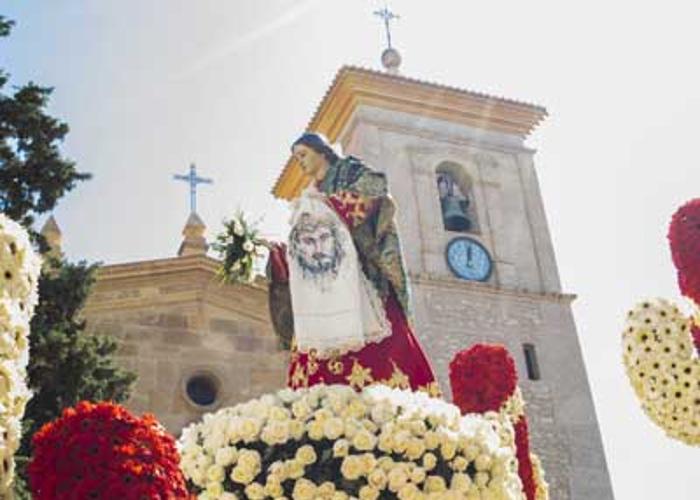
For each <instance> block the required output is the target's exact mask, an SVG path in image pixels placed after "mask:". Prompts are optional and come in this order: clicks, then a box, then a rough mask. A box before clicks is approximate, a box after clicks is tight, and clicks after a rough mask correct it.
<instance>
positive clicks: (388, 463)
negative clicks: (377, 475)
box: [377, 456, 394, 472]
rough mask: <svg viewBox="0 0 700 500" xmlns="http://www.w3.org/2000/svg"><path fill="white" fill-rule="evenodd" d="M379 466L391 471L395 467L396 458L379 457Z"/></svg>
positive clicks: (385, 470)
mask: <svg viewBox="0 0 700 500" xmlns="http://www.w3.org/2000/svg"><path fill="white" fill-rule="evenodd" d="M377 467H379V468H380V469H382V470H383V471H384V472H389V471H390V470H391V469H393V468H394V460H393V459H392V458H391V457H387V456H384V457H379V460H377Z"/></svg>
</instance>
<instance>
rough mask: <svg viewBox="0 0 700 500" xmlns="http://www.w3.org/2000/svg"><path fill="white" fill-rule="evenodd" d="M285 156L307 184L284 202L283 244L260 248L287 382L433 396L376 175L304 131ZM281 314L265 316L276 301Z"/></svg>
mask: <svg viewBox="0 0 700 500" xmlns="http://www.w3.org/2000/svg"><path fill="white" fill-rule="evenodd" d="M292 153H293V155H294V157H295V158H296V159H297V161H298V162H299V164H300V165H301V168H302V169H303V171H304V173H305V174H306V175H308V176H310V177H311V179H312V182H311V183H310V185H309V187H307V188H306V189H305V190H304V192H303V193H302V194H301V195H300V196H299V197H298V198H297V199H296V200H294V201H293V206H292V220H291V225H292V228H291V232H290V235H289V241H288V244H287V245H284V244H272V245H270V258H269V263H268V273H269V277H270V281H271V283H270V289H271V300H272V301H275V302H274V303H273V304H271V310H272V311H273V322H274V323H275V327H276V330H277V332H278V334H279V335H281V336H282V337H289V336H290V335H291V334H292V330H293V336H294V338H293V339H289V338H288V339H287V340H288V341H289V343H290V344H291V362H290V366H289V378H288V385H289V386H290V387H292V388H298V387H307V386H311V385H315V384H319V383H325V384H349V385H351V386H353V387H355V388H356V389H360V388H362V387H364V386H366V385H370V384H373V383H383V384H385V385H390V386H393V387H397V388H404V389H412V390H424V391H427V392H429V393H430V394H432V395H437V394H438V393H439V390H438V386H437V382H436V380H435V375H434V373H433V369H432V367H431V365H430V363H429V361H428V359H427V357H426V355H425V353H424V352H423V349H422V348H421V346H420V344H419V342H418V340H417V339H416V337H415V335H414V333H413V328H412V315H411V310H410V302H409V284H408V280H407V276H406V271H405V267H404V263H403V256H402V252H401V245H400V241H399V236H398V233H397V230H396V222H395V209H396V207H395V205H394V202H393V200H392V198H391V196H390V195H389V194H388V192H387V181H386V177H385V175H384V174H383V173H380V172H377V171H375V170H372V169H371V168H369V167H368V166H366V165H365V164H364V163H363V162H362V161H361V160H360V159H358V158H355V157H352V156H347V157H343V156H341V155H339V154H337V153H336V152H335V151H334V150H333V148H332V147H331V146H330V145H329V143H328V141H327V140H326V139H325V137H323V136H322V135H320V134H316V133H305V134H303V135H302V136H301V137H300V138H299V139H297V140H296V141H295V142H294V144H293V145H292ZM284 289H286V290H288V293H290V294H291V310H292V312H293V326H292V322H291V321H286V322H285V321H281V320H280V316H279V314H275V310H276V309H277V307H276V303H277V302H278V303H279V304H280V305H281V310H282V311H284V310H285V309H286V310H288V309H289V308H288V307H287V308H285V304H289V299H288V298H286V299H285V297H284V294H283V293H282V292H281V290H284Z"/></svg>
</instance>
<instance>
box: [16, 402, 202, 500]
mask: <svg viewBox="0 0 700 500" xmlns="http://www.w3.org/2000/svg"><path fill="white" fill-rule="evenodd" d="M32 444H33V447H34V454H33V458H32V461H31V463H30V464H29V467H28V472H29V484H30V487H31V489H32V493H33V498H34V499H36V500H55V499H64V498H81V499H82V498H120V499H124V500H129V499H159V500H165V499H168V500H170V499H184V498H189V494H188V492H187V488H186V486H185V479H184V477H183V475H182V472H181V471H180V467H179V462H180V457H179V455H178V453H177V450H176V448H175V440H174V439H173V437H172V436H170V435H169V434H168V433H166V432H165V430H164V429H163V428H162V427H161V426H160V425H159V424H158V422H157V421H156V419H155V418H154V417H153V416H151V415H144V416H143V417H142V418H137V417H135V416H133V415H132V414H131V413H129V412H128V411H127V410H126V409H125V408H123V407H121V406H119V405H116V404H113V403H97V404H93V403H90V402H87V401H81V402H80V403H78V404H77V405H76V406H75V408H68V409H66V410H64V412H63V415H62V416H61V417H60V418H58V419H56V420H54V421H53V422H50V423H48V424H46V425H44V426H43V427H42V428H41V429H40V430H39V431H38V432H37V433H36V434H35V435H34V438H33V440H32Z"/></svg>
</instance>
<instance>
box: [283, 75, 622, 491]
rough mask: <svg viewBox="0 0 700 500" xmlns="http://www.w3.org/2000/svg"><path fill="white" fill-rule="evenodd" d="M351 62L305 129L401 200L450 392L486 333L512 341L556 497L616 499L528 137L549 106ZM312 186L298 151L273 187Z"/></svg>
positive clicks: (420, 295) (424, 327) (414, 282)
mask: <svg viewBox="0 0 700 500" xmlns="http://www.w3.org/2000/svg"><path fill="white" fill-rule="evenodd" d="M395 69H396V68H387V71H386V72H380V71H373V70H367V69H362V68H357V67H343V68H342V69H341V70H340V71H339V72H338V74H337V76H336V78H335V80H334V81H333V83H332V85H331V87H330V89H329V90H328V92H327V93H326V95H325V97H324V98H323V100H322V102H321V104H320V106H319V107H318V110H317V112H316V113H315V115H314V116H313V118H312V120H311V122H310V123H309V125H308V127H307V129H308V130H309V131H315V132H321V133H323V134H325V135H326V136H327V137H328V138H329V139H330V140H331V141H332V142H337V143H340V144H341V145H342V147H343V151H344V152H345V154H352V155H354V156H357V157H360V158H362V159H363V160H365V162H366V163H367V164H369V165H370V166H372V167H373V168H375V169H377V170H380V171H383V172H385V173H386V175H387V178H388V182H389V189H390V192H391V194H392V195H393V197H394V199H395V201H396V204H397V206H398V223H399V231H400V233H401V239H402V246H403V252H404V256H405V260H406V267H407V270H408V273H409V275H410V280H411V286H412V295H413V299H412V301H413V308H414V311H415V316H416V333H417V335H418V337H419V338H420V340H421V343H422V344H423V346H424V348H425V349H426V351H427V353H428V355H429V357H430V359H431V360H432V362H433V365H434V367H435V369H436V371H437V374H438V378H439V380H440V384H441V386H442V389H443V392H444V393H445V394H449V393H450V391H449V383H448V376H447V367H448V364H449V362H450V360H451V359H452V357H453V356H454V355H455V354H456V353H457V352H458V351H460V350H462V349H465V348H467V347H469V346H470V345H472V344H474V343H476V342H496V343H501V344H504V345H506V346H507V347H508V349H509V350H510V352H511V354H512V355H513V357H514V358H515V359H516V363H517V364H518V372H519V378H520V386H521V388H522V389H523V393H524V397H525V400H526V402H527V404H528V408H527V412H528V415H529V417H530V422H531V431H532V446H533V450H534V451H535V453H537V454H538V455H539V457H540V458H541V459H542V462H543V465H544V469H545V473H546V479H547V481H548V482H549V484H550V491H551V497H552V498H556V499H558V500H564V499H581V500H584V499H586V500H588V499H596V500H605V499H612V498H613V494H612V487H611V483H610V478H609V475H608V470H607V466H606V462H605V456H604V452H603V446H602V442H601V436H600V431H599V428H598V422H597V419H596V414H595V409H594V406H593V399H592V396H591V391H590V387H589V384H588V379H587V376H586V370H585V366H584V361H583V357H582V354H581V349H580V346H579V342H578V336H577V333H576V326H575V324H574V319H573V315H572V312H571V302H572V301H573V300H574V298H575V297H574V296H573V295H571V294H567V293H564V292H563V291H562V289H561V284H560V281H559V275H558V271H557V265H556V261H555V256H554V249H553V246H552V241H551V237H550V234H549V230H548V227H547V219H546V215H545V210H544V206H543V203H542V197H541V195H540V191H539V185H538V181H537V176H536V170H535V165H534V161H533V157H534V153H535V152H534V151H533V150H532V149H530V148H528V147H527V146H526V145H525V143H524V141H525V139H526V138H527V136H528V135H529V134H530V132H531V131H532V130H533V129H534V128H535V127H536V126H537V124H538V123H540V122H541V121H542V120H543V119H544V118H545V117H546V115H547V112H546V110H545V109H544V108H542V107H540V106H534V105H531V104H526V103H522V102H518V101H513V100H509V99H503V98H496V97H492V96H488V95H484V94H479V93H475V92H470V91H465V90H460V89H457V88H453V87H448V86H445V85H440V84H435V83H429V82H424V81H419V80H415V79H412V78H407V77H405V76H401V75H399V74H398V72H397V71H396V70H395ZM304 186H305V179H304V177H303V175H302V172H301V169H300V167H299V165H297V164H296V163H295V162H294V160H293V158H290V160H289V161H288V163H287V165H286V166H285V168H284V170H283V172H282V174H281V175H280V177H279V179H278V180H277V183H276V185H275V186H274V189H273V192H274V194H275V196H277V197H279V198H284V199H292V198H294V197H295V196H297V195H298V194H299V192H300V191H301V190H302V189H303V187H304Z"/></svg>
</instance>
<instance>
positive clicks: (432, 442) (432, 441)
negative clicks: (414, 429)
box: [424, 431, 440, 450]
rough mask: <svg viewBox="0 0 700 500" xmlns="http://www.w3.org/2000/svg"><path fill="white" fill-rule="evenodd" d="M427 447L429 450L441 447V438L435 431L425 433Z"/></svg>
mask: <svg viewBox="0 0 700 500" xmlns="http://www.w3.org/2000/svg"><path fill="white" fill-rule="evenodd" d="M424 440H425V447H426V448H427V449H429V450H434V449H435V448H437V447H438V446H440V436H439V435H438V433H437V432H435V431H428V432H426V433H425V437H424Z"/></svg>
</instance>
